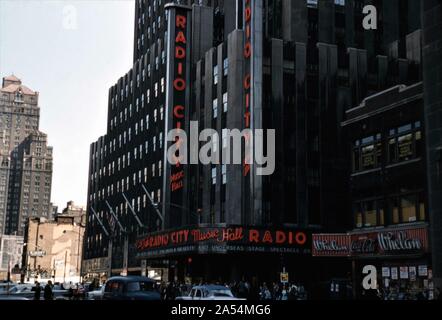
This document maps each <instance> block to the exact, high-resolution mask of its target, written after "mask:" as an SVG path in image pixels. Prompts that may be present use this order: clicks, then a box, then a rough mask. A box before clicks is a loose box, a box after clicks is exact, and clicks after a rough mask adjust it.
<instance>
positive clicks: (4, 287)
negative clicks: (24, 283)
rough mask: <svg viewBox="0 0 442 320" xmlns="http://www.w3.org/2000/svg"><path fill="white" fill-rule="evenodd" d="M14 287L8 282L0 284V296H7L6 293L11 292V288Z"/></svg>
mask: <svg viewBox="0 0 442 320" xmlns="http://www.w3.org/2000/svg"><path fill="white" fill-rule="evenodd" d="M15 286H16V285H15V284H14V283H12V282H9V283H7V282H3V283H0V295H3V294H7V293H8V290H11V288H13V287H15Z"/></svg>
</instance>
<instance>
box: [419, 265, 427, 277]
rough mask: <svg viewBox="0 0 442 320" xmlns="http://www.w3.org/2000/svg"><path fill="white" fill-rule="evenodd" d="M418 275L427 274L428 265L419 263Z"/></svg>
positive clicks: (424, 275)
mask: <svg viewBox="0 0 442 320" xmlns="http://www.w3.org/2000/svg"><path fill="white" fill-rule="evenodd" d="M418 273H419V277H426V276H428V267H427V266H426V265H421V266H419V267H418Z"/></svg>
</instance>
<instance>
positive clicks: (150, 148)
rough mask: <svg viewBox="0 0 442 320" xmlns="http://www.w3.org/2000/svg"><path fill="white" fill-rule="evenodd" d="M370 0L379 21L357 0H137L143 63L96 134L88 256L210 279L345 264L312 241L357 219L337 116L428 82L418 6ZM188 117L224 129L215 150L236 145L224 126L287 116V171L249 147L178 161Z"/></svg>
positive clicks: (305, 273) (283, 130)
mask: <svg viewBox="0 0 442 320" xmlns="http://www.w3.org/2000/svg"><path fill="white" fill-rule="evenodd" d="M369 2H370V3H373V4H375V5H376V6H377V7H378V8H379V10H380V11H382V12H381V13H380V14H379V17H380V21H379V25H380V26H381V27H380V28H379V29H378V30H373V31H366V30H363V27H362V19H363V17H364V15H363V14H362V8H363V5H364V4H365V3H367V1H359V0H348V1H331V0H323V1H321V0H320V1H310V0H309V1H305V0H296V1H289V0H281V1H263V0H250V1H248V0H244V1H241V0H239V1H208V0H207V1H205V0H203V1H156V0H155V1H148V0H144V1H143V0H138V1H136V4H135V7H136V10H135V43H134V47H135V48H134V66H133V68H132V69H131V70H130V71H129V72H128V73H127V74H126V75H124V76H123V77H122V78H120V79H119V80H118V82H117V84H116V85H115V86H113V87H112V88H111V89H110V90H109V107H108V121H107V133H106V135H105V136H103V137H101V138H100V139H99V140H98V141H97V142H95V143H93V144H92V145H91V152H90V154H91V155H90V167H89V188H88V206H87V211H88V218H87V221H88V225H87V231H86V236H85V243H84V246H85V251H84V252H85V256H84V259H85V260H86V261H87V263H88V265H92V266H93V265H94V263H93V262H94V261H96V262H97V263H96V265H100V270H101V271H102V270H103V266H104V265H106V266H107V267H108V268H109V270H108V271H109V274H117V273H123V274H125V273H134V274H136V273H138V274H139V273H141V274H144V273H145V272H146V268H147V269H161V270H167V271H168V272H165V274H167V275H168V276H169V278H172V279H173V278H178V279H184V278H186V277H191V278H193V279H203V280H207V281H211V280H214V279H217V280H218V279H223V280H226V281H227V280H229V279H237V280H238V279H240V278H241V277H242V276H245V277H247V278H249V279H252V278H257V279H261V280H263V279H266V280H267V281H270V280H275V279H279V274H280V272H282V271H283V270H284V269H285V270H286V271H287V272H288V273H289V275H290V279H291V280H299V281H303V282H309V283H311V282H313V280H320V279H319V278H320V277H327V276H328V275H327V273H328V272H330V273H331V272H333V271H336V270H338V271H336V272H337V273H336V275H339V272H341V274H340V275H341V276H342V275H344V276H345V275H346V273H347V272H348V271H349V270H348V269H346V268H345V267H344V268H343V267H342V266H343V265H344V266H345V263H342V262H341V261H337V262H336V264H332V265H331V266H330V268H328V270H327V272H323V269H322V268H321V263H317V262H315V261H314V260H312V258H311V252H310V251H311V234H312V233H313V232H317V231H320V232H323V231H333V232H338V231H347V230H348V229H349V228H351V227H352V226H353V222H352V221H353V220H352V219H351V214H350V212H351V205H350V196H349V193H348V190H349V186H348V182H347V181H348V176H347V165H348V163H347V162H348V158H347V155H346V148H347V145H346V142H345V140H344V139H343V129H342V127H341V122H342V121H344V119H345V112H346V111H347V110H349V109H352V108H353V106H357V105H359V104H360V103H361V102H362V101H363V100H364V99H365V98H366V97H367V96H371V95H373V94H376V93H378V92H381V91H384V90H386V89H388V88H390V87H393V86H396V85H398V84H403V85H413V84H415V83H416V82H418V81H419V80H420V79H421V75H420V68H421V65H420V56H421V55H420V48H421V47H420V39H421V33H420V30H419V28H420V16H419V15H417V14H416V12H419V10H420V8H419V5H416V2H415V1H400V2H399V1H369ZM191 121H195V122H197V123H198V127H199V128H198V131H197V132H202V131H203V130H204V129H214V130H215V132H216V133H217V134H216V135H215V134H213V133H212V136H211V137H210V138H208V139H207V141H211V142H212V143H213V145H214V147H213V148H212V151H213V150H224V149H226V146H227V145H228V141H227V140H228V139H229V138H228V136H227V135H226V132H227V131H226V129H231V130H232V129H239V130H243V129H275V130H276V140H275V143H274V148H275V154H276V167H275V172H274V173H273V174H272V175H269V176H260V175H258V168H259V166H257V165H256V163H254V164H251V165H249V164H248V163H247V162H248V161H246V160H247V155H246V154H243V155H242V158H241V162H242V163H243V164H242V165H224V164H219V165H203V164H192V165H188V164H184V163H178V164H170V163H169V162H168V160H167V150H168V148H169V147H170V146H171V145H172V143H173V142H170V141H168V139H167V134H168V132H169V131H170V130H171V129H175V128H179V129H184V130H185V131H186V132H188V133H189V132H190V131H191V130H190V129H191ZM248 141H250V140H248V139H244V142H243V143H244V145H245V148H247V147H248ZM202 146H203V144H202V143H201V144H200V145H199V146H197V148H192V147H191V146H188V147H189V150H188V151H189V152H188V153H189V155H193V156H194V155H197V154H198V151H199V149H198V147H202ZM213 152H214V153H216V151H213ZM103 259H107V261H108V264H106V263H102V261H104V260H103ZM263 261H265V263H263ZM99 262H100V263H99ZM315 270H316V271H318V272H315ZM319 270H322V271H321V272H319ZM87 271H88V270H85V272H87ZM89 271H90V272H91V273H93V272H94V270H93V268H92V269H91V270H89Z"/></svg>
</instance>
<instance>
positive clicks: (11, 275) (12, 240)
mask: <svg viewBox="0 0 442 320" xmlns="http://www.w3.org/2000/svg"><path fill="white" fill-rule="evenodd" d="M22 254H23V237H22V236H9V235H1V236H0V280H10V281H13V282H17V281H20V271H21V268H22Z"/></svg>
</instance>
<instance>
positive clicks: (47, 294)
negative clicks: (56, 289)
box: [43, 280, 54, 300]
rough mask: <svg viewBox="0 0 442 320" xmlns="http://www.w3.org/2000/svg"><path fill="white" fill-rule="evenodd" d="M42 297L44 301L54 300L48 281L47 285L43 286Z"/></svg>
mask: <svg viewBox="0 0 442 320" xmlns="http://www.w3.org/2000/svg"><path fill="white" fill-rule="evenodd" d="M43 297H44V299H45V300H54V293H53V291H52V281H51V280H49V281H48V284H47V285H46V286H45V289H44V293H43Z"/></svg>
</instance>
